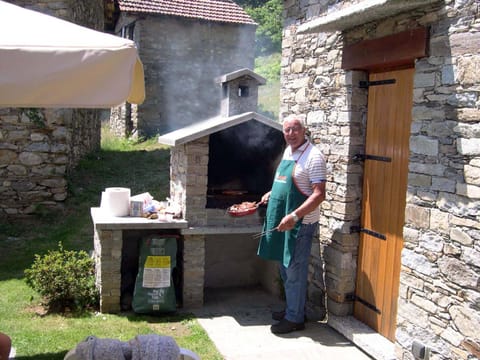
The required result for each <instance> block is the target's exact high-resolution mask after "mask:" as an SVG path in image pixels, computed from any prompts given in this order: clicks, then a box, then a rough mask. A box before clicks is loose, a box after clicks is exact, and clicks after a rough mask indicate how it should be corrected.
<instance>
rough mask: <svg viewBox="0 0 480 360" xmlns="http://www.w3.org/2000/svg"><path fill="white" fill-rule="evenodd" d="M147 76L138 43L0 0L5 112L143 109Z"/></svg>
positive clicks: (0, 100) (0, 96)
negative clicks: (123, 105) (17, 109)
mask: <svg viewBox="0 0 480 360" xmlns="http://www.w3.org/2000/svg"><path fill="white" fill-rule="evenodd" d="M143 76H144V75H143V65H142V63H141V61H140V59H139V57H138V52H137V49H136V47H135V43H134V42H133V41H131V40H128V39H124V38H121V37H118V36H114V35H110V34H107V33H102V32H99V31H95V30H92V29H88V28H85V27H82V26H79V25H76V24H73V23H70V22H68V21H64V20H61V19H58V18H55V17H52V16H48V15H45V14H42V13H39V12H36V11H32V10H28V9H24V8H22V7H19V6H16V5H12V4H9V3H6V2H4V1H0V107H58V108H65V107H69V108H109V107H113V106H116V105H119V104H121V103H123V102H124V101H128V102H130V103H134V104H139V103H142V102H143V100H144V98H145V85H144V77H143Z"/></svg>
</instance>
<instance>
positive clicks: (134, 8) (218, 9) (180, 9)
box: [118, 0, 256, 25]
mask: <svg viewBox="0 0 480 360" xmlns="http://www.w3.org/2000/svg"><path fill="white" fill-rule="evenodd" d="M118 4H119V7H120V10H121V11H128V12H140V13H154V14H163V15H173V16H182V17H188V18H194V19H202V20H209V21H217V22H226V23H238V24H251V25H256V23H255V21H253V19H252V18H251V17H250V16H249V15H248V14H247V13H246V12H245V10H243V9H242V8H241V7H240V6H239V5H237V4H236V3H234V2H233V1H231V0H118Z"/></svg>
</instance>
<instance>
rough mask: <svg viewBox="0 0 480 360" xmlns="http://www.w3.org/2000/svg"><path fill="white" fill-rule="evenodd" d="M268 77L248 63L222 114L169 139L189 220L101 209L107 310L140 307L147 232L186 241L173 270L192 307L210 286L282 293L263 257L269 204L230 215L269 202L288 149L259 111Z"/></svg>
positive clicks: (276, 126) (96, 217)
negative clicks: (138, 282)
mask: <svg viewBox="0 0 480 360" xmlns="http://www.w3.org/2000/svg"><path fill="white" fill-rule="evenodd" d="M264 81H265V80H264V79H263V78H262V77H260V76H258V75H256V74H255V73H253V72H252V71H250V70H248V69H243V70H239V71H236V72H234V73H230V74H227V75H224V76H222V77H221V78H219V79H218V82H219V84H220V85H221V86H222V94H223V98H222V99H221V111H220V115H219V116H218V117H214V118H211V119H206V120H203V121H198V122H196V123H195V124H193V125H190V126H188V127H185V128H182V129H179V130H176V131H174V132H171V133H168V134H166V135H163V136H161V137H160V138H159V142H160V143H163V144H167V145H170V146H171V159H170V198H171V199H172V200H173V201H174V202H175V203H177V204H180V205H181V208H182V216H183V218H182V219H173V220H172V221H159V220H149V219H145V218H142V217H128V216H127V217H113V216H111V215H109V214H107V213H105V211H103V210H102V209H101V208H92V209H91V214H92V219H93V222H94V228H95V234H94V245H95V262H96V283H97V287H98V288H99V291H100V310H101V311H102V312H111V313H115V312H119V311H121V310H128V309H130V308H131V303H132V296H133V289H134V284H135V277H136V274H137V272H138V254H139V250H138V249H139V239H141V238H142V237H144V236H146V235H151V234H156V235H158V234H163V235H173V236H175V237H177V238H178V241H177V244H178V252H177V265H179V266H178V270H177V271H178V272H177V273H175V274H173V275H175V278H174V283H175V284H174V285H175V290H176V295H177V302H178V304H179V305H183V307H199V306H202V305H203V303H204V301H205V299H206V294H207V292H206V291H205V290H209V289H216V288H233V287H237V288H238V287H242V288H245V287H258V286H261V287H262V288H264V289H265V290H267V291H269V292H272V293H278V292H279V289H278V287H277V278H278V274H277V270H276V265H275V264H274V263H272V262H267V261H264V260H262V259H260V258H259V257H258V256H257V255H256V251H257V247H258V239H255V238H254V237H253V235H254V234H256V233H259V232H260V231H261V229H262V223H263V215H264V213H265V208H262V207H260V208H259V209H258V210H257V212H255V213H254V214H251V215H247V216H243V217H232V216H230V215H229V214H228V212H227V209H228V207H230V206H231V205H233V204H236V203H240V202H243V201H259V200H260V199H261V196H262V195H263V194H264V193H265V192H267V191H268V190H269V189H270V187H271V184H272V180H273V176H274V171H275V169H276V166H277V164H278V162H279V160H280V158H281V155H282V153H283V150H284V148H285V142H284V139H283V134H282V125H281V124H280V123H278V122H275V121H273V120H271V119H269V118H267V117H265V116H263V115H260V114H258V113H256V112H255V110H256V108H257V99H258V85H259V84H262V83H264ZM207 300H208V299H207Z"/></svg>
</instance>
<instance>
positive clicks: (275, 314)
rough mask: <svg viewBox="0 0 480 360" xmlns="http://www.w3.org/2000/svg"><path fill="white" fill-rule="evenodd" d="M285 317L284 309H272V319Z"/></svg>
mask: <svg viewBox="0 0 480 360" xmlns="http://www.w3.org/2000/svg"><path fill="white" fill-rule="evenodd" d="M284 317H285V310H282V311H273V312H272V319H273V320H276V321H280V320H282V319H283V318H284Z"/></svg>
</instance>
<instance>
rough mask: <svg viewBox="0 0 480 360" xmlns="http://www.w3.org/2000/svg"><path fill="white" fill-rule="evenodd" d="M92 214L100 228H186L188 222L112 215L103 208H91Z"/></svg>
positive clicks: (97, 226)
mask: <svg viewBox="0 0 480 360" xmlns="http://www.w3.org/2000/svg"><path fill="white" fill-rule="evenodd" d="M90 214H91V216H92V219H93V223H94V225H95V227H96V228H97V229H99V230H126V229H185V228H187V227H188V222H187V221H186V220H183V219H173V220H168V221H167V220H158V219H152V220H151V219H146V218H143V217H132V216H123V217H117V216H112V215H110V214H109V213H107V212H106V211H104V210H103V209H101V208H91V209H90Z"/></svg>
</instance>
